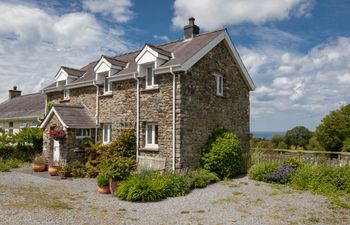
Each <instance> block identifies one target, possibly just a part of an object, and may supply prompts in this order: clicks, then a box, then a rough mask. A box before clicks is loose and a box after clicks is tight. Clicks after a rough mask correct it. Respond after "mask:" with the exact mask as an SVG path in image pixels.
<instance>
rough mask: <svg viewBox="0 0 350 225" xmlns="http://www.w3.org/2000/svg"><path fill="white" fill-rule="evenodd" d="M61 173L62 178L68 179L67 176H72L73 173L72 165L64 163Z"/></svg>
mask: <svg viewBox="0 0 350 225" xmlns="http://www.w3.org/2000/svg"><path fill="white" fill-rule="evenodd" d="M59 175H60V177H61V179H67V177H70V176H71V173H70V167H69V165H68V164H66V165H64V166H63V167H62V168H61V170H60V172H59Z"/></svg>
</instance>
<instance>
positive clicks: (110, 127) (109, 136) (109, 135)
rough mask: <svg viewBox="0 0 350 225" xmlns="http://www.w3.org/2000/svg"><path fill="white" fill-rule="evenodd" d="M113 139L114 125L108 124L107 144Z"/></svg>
mask: <svg viewBox="0 0 350 225" xmlns="http://www.w3.org/2000/svg"><path fill="white" fill-rule="evenodd" d="M111 138H112V124H108V140H107V142H110V141H111Z"/></svg>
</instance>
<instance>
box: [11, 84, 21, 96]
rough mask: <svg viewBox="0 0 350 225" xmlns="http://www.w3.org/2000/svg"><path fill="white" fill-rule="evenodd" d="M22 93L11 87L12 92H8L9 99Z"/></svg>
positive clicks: (15, 87)
mask: <svg viewBox="0 0 350 225" xmlns="http://www.w3.org/2000/svg"><path fill="white" fill-rule="evenodd" d="M21 93H22V91H18V90H17V86H13V90H9V99H13V98H16V97H19V96H21Z"/></svg>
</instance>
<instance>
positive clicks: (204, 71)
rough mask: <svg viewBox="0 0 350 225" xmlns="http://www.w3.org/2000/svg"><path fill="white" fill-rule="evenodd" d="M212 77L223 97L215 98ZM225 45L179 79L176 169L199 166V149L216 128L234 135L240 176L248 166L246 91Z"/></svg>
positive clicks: (222, 44) (217, 48) (247, 107)
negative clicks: (221, 84)
mask: <svg viewBox="0 0 350 225" xmlns="http://www.w3.org/2000/svg"><path fill="white" fill-rule="evenodd" d="M214 73H219V74H221V75H223V79H224V92H223V93H224V94H223V96H217V95H216V78H215V76H214V75H213V74H214ZM240 73H241V72H240V71H239V69H238V67H237V64H236V62H234V60H233V59H232V57H231V55H230V53H229V51H228V49H227V47H226V45H225V43H223V42H222V43H220V44H219V45H218V46H216V47H215V48H214V49H212V50H211V51H210V52H209V53H208V54H207V55H206V56H204V57H203V58H202V59H201V60H200V61H199V62H197V63H196V64H195V65H194V66H193V67H192V68H191V70H190V71H188V73H187V74H185V75H183V76H181V106H180V115H179V117H180V120H181V125H180V136H181V148H180V154H179V155H180V157H179V158H178V159H177V160H178V162H179V164H180V167H197V166H199V165H200V155H201V148H202V146H203V145H204V144H205V143H206V141H207V139H208V137H209V136H210V134H211V133H212V132H213V131H214V130H215V129H217V128H221V127H223V128H226V129H228V130H230V131H232V132H234V133H236V134H237V136H238V138H239V139H240V141H241V147H242V164H243V165H242V172H246V170H247V166H248V164H249V90H248V87H247V85H246V84H245V82H244V81H243V79H242V76H241V75H240Z"/></svg>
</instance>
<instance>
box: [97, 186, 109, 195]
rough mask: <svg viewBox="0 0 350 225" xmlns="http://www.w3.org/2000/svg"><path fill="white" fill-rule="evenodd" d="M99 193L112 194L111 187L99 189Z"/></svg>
mask: <svg viewBox="0 0 350 225" xmlns="http://www.w3.org/2000/svg"><path fill="white" fill-rule="evenodd" d="M97 191H98V192H99V193H101V194H110V193H111V192H110V190H109V186H102V187H100V186H99V187H98V189H97Z"/></svg>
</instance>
